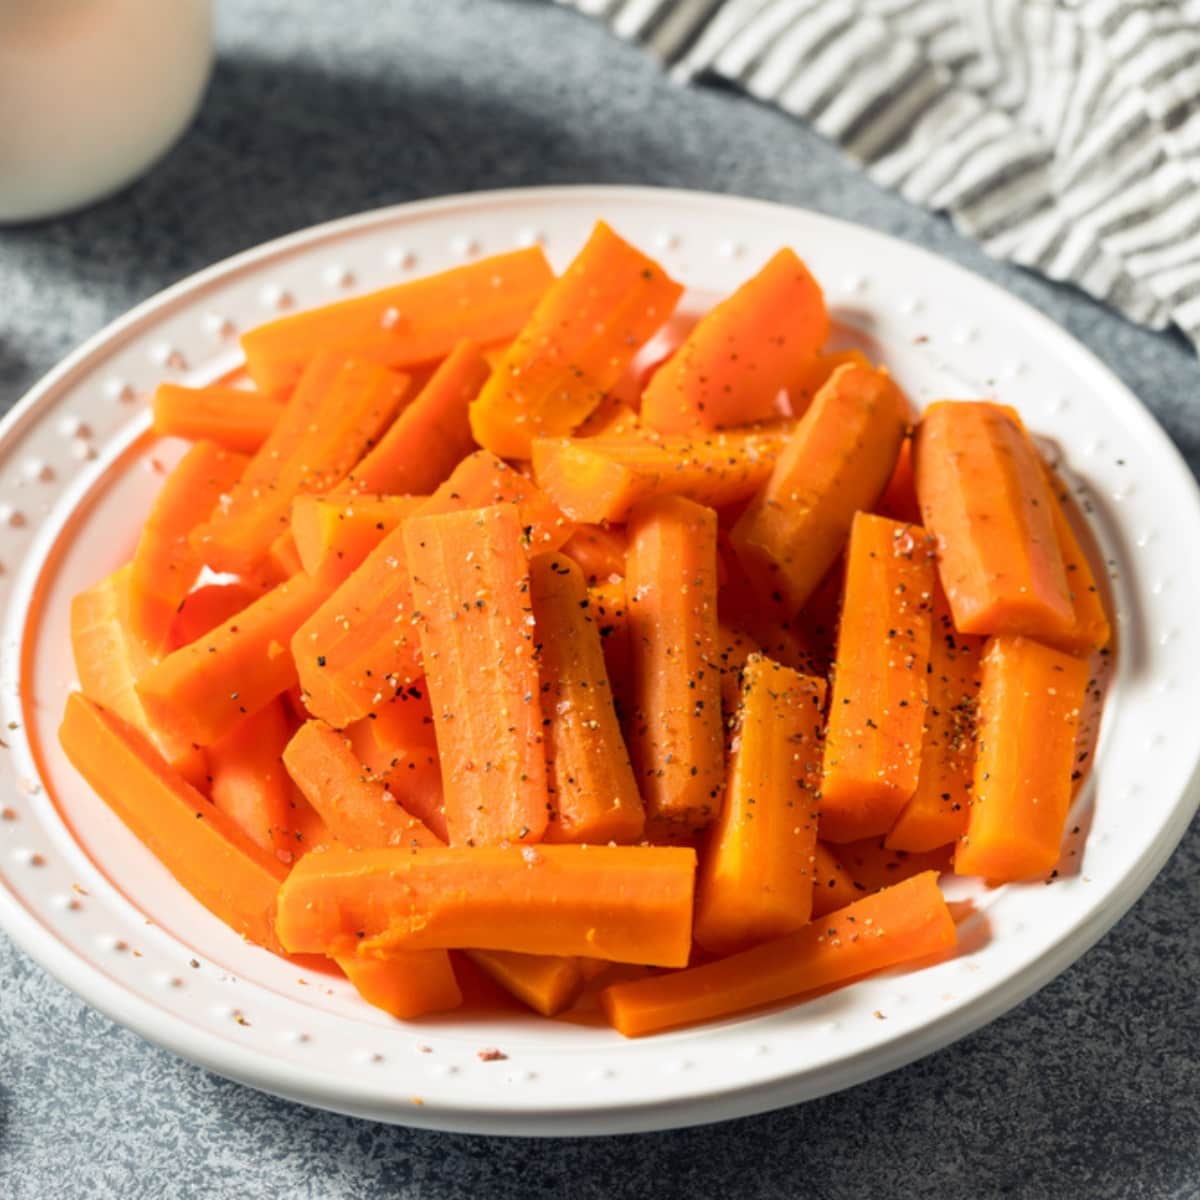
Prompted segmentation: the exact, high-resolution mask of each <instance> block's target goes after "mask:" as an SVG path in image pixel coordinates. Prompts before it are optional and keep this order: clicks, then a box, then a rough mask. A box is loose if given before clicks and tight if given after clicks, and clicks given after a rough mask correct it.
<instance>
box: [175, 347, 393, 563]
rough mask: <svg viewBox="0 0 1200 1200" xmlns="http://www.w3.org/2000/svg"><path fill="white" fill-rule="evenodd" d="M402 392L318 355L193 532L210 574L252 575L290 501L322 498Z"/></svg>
mask: <svg viewBox="0 0 1200 1200" xmlns="http://www.w3.org/2000/svg"><path fill="white" fill-rule="evenodd" d="M407 387H408V379H407V377H406V376H402V375H395V374H393V373H392V372H391V371H388V370H385V369H384V368H383V367H381V366H378V365H377V364H375V363H372V362H364V361H359V360H355V359H350V358H346V357H345V356H344V355H341V354H339V353H338V352H336V351H322V352H320V353H318V354H317V356H316V357H315V358H314V359H313V360H312V363H311V364H310V366H309V367H308V369H307V370H306V371H305V373H304V376H303V378H301V380H300V382H299V384H297V386H296V390H295V392H293V393H292V398H291V399H290V400H289V401H288V405H287V409H286V411H285V412H284V414H283V416H282V417H281V418H280V421H279V423H278V424H277V425H276V426H275V428H274V429H273V430H272V432H271V436H270V437H269V438H268V439H267V440H266V441H265V442H264V443H263V445H262V448H261V449H260V450H259V451H258V453H257V454H256V455H255V456H254V457H253V458H252V459H251V460H250V464H249V466H248V467H247V468H246V470H245V473H244V474H243V475H242V478H241V479H240V480H239V481H238V482H237V483H236V484H235V485H234V486H233V487H232V488H231V489H230V491H229V494H228V496H227V497H226V498H225V499H224V500H222V501H221V503H220V504H218V505H217V507H216V508H215V509H214V511H213V513H212V516H211V517H210V518H209V519H208V521H206V522H205V523H204V524H202V525H199V526H198V527H197V528H196V529H195V530H194V531H193V533H192V545H193V546H194V547H195V548H196V550H197V552H198V553H199V554H200V555H201V556H202V558H203V560H204V561H205V562H206V563H207V564H208V565H209V566H210V567H212V568H213V569H214V570H218V571H232V572H234V573H240V572H243V571H249V570H253V569H254V568H255V567H256V566H257V565H258V564H259V562H260V561H261V560H262V558H263V556H264V555H265V554H266V552H267V550H268V549H269V548H270V547H271V544H272V542H274V541H275V539H276V538H277V537H278V536H279V535H280V534H281V533H285V532H286V531H287V527H288V522H289V519H290V516H291V506H292V501H293V500H294V499H295V497H296V496H298V495H301V494H303V493H305V492H311V493H320V492H326V491H328V490H329V489H330V488H331V487H333V486H334V484H336V483H337V482H338V481H339V480H341V479H342V477H343V476H344V475H345V474H346V472H347V471H349V470H350V468H351V467H353V466H354V464H355V463H356V462H357V461H358V460H359V458H360V456H361V455H362V453H363V451H364V450H365V449H366V448H367V447H368V446H370V445H371V444H372V442H373V441H374V439H375V438H376V437H377V436H378V434H379V433H380V432H381V431H382V430H383V429H385V428H386V427H387V425H388V423H389V422H390V421H391V419H392V417H393V416H394V415H395V412H396V409H397V407H398V406H399V404H400V401H401V400H402V399H403V397H404V394H405V390H406V389H407Z"/></svg>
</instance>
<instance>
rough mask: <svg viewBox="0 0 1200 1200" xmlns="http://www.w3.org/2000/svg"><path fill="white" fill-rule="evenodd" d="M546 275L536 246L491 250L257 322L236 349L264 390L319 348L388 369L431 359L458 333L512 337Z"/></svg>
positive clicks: (479, 338)
mask: <svg viewBox="0 0 1200 1200" xmlns="http://www.w3.org/2000/svg"><path fill="white" fill-rule="evenodd" d="M553 278H554V275H553V272H552V271H551V270H550V266H549V264H548V263H547V262H546V257H545V255H544V254H543V253H542V251H541V249H540V247H537V246H532V247H530V248H529V249H527V250H516V251H513V252H512V253H510V254H496V255H492V256H491V257H489V258H483V259H480V260H479V261H478V262H473V263H468V264H467V265H466V266H462V267H456V268H454V269H453V270H450V271H443V272H441V273H440V274H437V275H427V276H425V277H424V278H423V279H414V280H412V281H411V282H409V283H400V284H396V285H395V286H393V287H388V288H381V289H380V290H379V291H377V292H370V293H368V294H367V295H365V296H356V297H354V298H353V299H350V300H342V301H340V302H338V303H337V304H326V305H323V306H322V307H320V308H313V309H309V310H307V311H306V312H299V313H294V314H292V315H291V316H286V317H281V318H280V319H279V320H277V321H271V322H269V323H268V324H266V325H259V326H258V327H257V328H255V329H252V330H250V332H249V333H246V334H243V336H242V350H243V351H244V352H245V355H246V365H247V367H248V368H249V370H250V374H251V376H252V377H253V379H254V382H255V383H256V384H257V385H258V387H259V388H260V389H261V390H262V391H264V392H274V391H277V390H279V389H285V388H289V387H291V386H292V385H293V384H295V382H296V381H297V380H298V379H299V378H300V375H301V374H302V373H303V371H304V369H305V367H307V366H308V364H309V362H310V361H311V360H312V358H313V356H314V355H315V354H316V353H317V352H318V351H319V350H322V349H332V350H338V351H340V352H341V353H343V354H351V355H353V356H354V357H356V358H362V359H366V360H368V361H370V362H376V363H380V364H381V365H382V366H385V367H392V368H394V369H401V368H406V367H415V366H419V365H421V364H423V363H431V362H437V361H438V360H439V359H441V358H444V357H445V356H446V355H447V354H449V353H450V351H451V350H453V349H454V347H455V345H456V344H457V343H458V342H459V341H461V340H462V339H463V338H471V339H472V340H473V341H476V342H480V343H482V344H484V345H486V344H488V343H491V342H500V341H504V340H505V339H506V338H510V337H512V336H513V334H515V333H516V332H517V330H518V329H520V328H521V326H522V325H523V324H524V323H525V320H526V319H527V318H528V316H529V314H530V313H531V312H532V311H533V309H534V306H535V305H536V304H537V302H538V301H539V300H540V299H541V298H542V295H543V293H544V292H545V291H546V288H547V287H549V286H550V283H551V281H552V280H553Z"/></svg>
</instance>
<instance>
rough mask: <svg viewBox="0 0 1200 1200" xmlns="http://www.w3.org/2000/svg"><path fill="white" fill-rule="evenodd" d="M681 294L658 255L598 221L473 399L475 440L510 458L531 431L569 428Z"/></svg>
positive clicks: (524, 447) (525, 445)
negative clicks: (653, 256)
mask: <svg viewBox="0 0 1200 1200" xmlns="http://www.w3.org/2000/svg"><path fill="white" fill-rule="evenodd" d="M682 293H683V288H682V287H681V286H680V285H679V284H678V283H676V282H675V281H674V280H672V279H670V278H669V277H668V276H667V274H666V272H665V271H664V270H663V269H662V267H660V266H659V265H658V263H656V262H655V261H654V260H653V259H650V258H647V257H646V255H644V254H643V253H642V252H641V251H640V250H637V249H636V248H635V247H633V246H631V245H630V244H629V243H628V242H626V241H624V240H623V239H621V238H620V237H618V236H617V234H615V233H614V232H613V231H612V229H610V228H609V227H608V225H606V224H605V223H604V222H603V221H598V222H597V223H596V225H595V228H594V229H593V230H592V234H591V236H590V237H589V238H588V240H587V242H586V243H585V244H584V246H583V249H581V250H580V251H579V253H578V254H577V255H576V256H575V259H574V261H573V262H572V263H571V265H570V266H569V267H567V269H566V270H565V271H564V272H563V273H562V275H561V276H560V277H559V278H558V279H556V280H555V281H554V283H552V284H551V285H550V287H549V288H548V289H547V291H546V293H545V295H544V296H543V297H542V299H541V302H540V303H539V304H538V306H537V308H536V309H535V310H534V312H533V314H532V315H531V316H530V318H529V321H528V322H527V324H526V325H525V327H524V328H523V329H522V330H521V332H520V333H519V334H518V335H517V338H516V340H515V341H514V342H513V344H512V345H511V346H510V347H509V349H508V353H507V354H505V356H504V359H503V361H502V362H501V363H500V364H499V365H498V366H497V367H496V369H495V371H494V372H493V373H492V376H491V378H490V379H489V380H488V382H487V383H486V384H485V385H484V387H483V390H482V392H480V394H479V397H478V399H477V400H476V401H475V402H474V403H473V404H472V405H471V429H472V431H473V432H474V434H475V439H476V441H478V442H479V444H480V445H481V446H486V447H487V449H489V450H491V451H493V453H495V454H498V455H500V456H501V457H502V458H528V457H529V447H530V442H531V440H532V439H533V438H535V437H544V436H547V435H550V436H554V435H559V436H561V435H563V434H568V433H570V432H571V431H572V430H573V429H575V427H576V426H578V425H579V424H580V423H581V422H582V421H584V420H585V419H586V417H587V416H588V414H589V413H591V412H592V410H593V409H594V408H596V406H597V405H598V404H599V403H600V402H601V400H602V399H603V398H604V396H605V394H606V393H607V392H608V391H610V390H611V388H612V387H613V385H614V384H615V383H616V382H617V380H618V379H619V378H620V377H621V374H622V373H623V372H624V370H625V368H626V366H628V364H629V362H630V361H631V360H632V358H633V356H634V354H635V353H636V352H637V350H638V347H640V346H641V345H642V343H643V342H645V341H647V340H648V339H649V338H650V336H651V335H652V334H653V333H654V332H655V330H656V329H658V327H659V326H660V325H662V324H664V322H665V321H666V320H667V318H668V317H669V316H670V315H671V312H672V311H673V310H674V308H675V305H676V303H677V302H678V300H679V297H680V295H681V294H682Z"/></svg>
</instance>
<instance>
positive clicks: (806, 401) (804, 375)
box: [787, 350, 871, 416]
mask: <svg viewBox="0 0 1200 1200" xmlns="http://www.w3.org/2000/svg"><path fill="white" fill-rule="evenodd" d="M847 365H850V366H857V367H867V368H868V369H870V367H871V360H870V359H869V358H868V357H867V356H866V355H865V354H864V353H863V352H862V351H861V350H831V351H827V352H826V353H824V354H814V355H813V356H812V358H810V359H808V360H807V361H806V362H804V363H803V364H802V365H801V367H800V370H798V371H797V372H796V374H795V375H793V376H792V378H791V379H790V380H789V381H788V385H787V390H788V399H789V400H790V401H791V405H792V412H793V413H794V414H795V415H796V416H800V414H801V413H803V412H804V410H805V409H806V408H808V406H809V405H810V404H811V403H812V402H813V399H814V398H815V397H816V394H817V393H818V392H819V391H820V390H821V389H822V388H823V387H824V386H825V384H826V383H828V382H829V377H830V375H832V374H833V373H834V371H836V370H837V369H838V367H844V366H847Z"/></svg>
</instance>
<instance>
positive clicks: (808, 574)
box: [730, 365, 908, 612]
mask: <svg viewBox="0 0 1200 1200" xmlns="http://www.w3.org/2000/svg"><path fill="white" fill-rule="evenodd" d="M907 420H908V402H907V400H905V398H904V395H903V394H902V393H901V391H900V389H899V388H898V387H897V386H896V384H895V383H894V382H893V380H892V378H891V376H890V375H888V374H887V373H886V372H884V371H871V370H868V369H867V368H865V367H860V366H854V365H848V366H843V367H839V368H838V369H837V370H836V371H834V373H833V374H832V375H831V376H830V378H829V382H828V383H826V384H825V386H824V387H823V388H822V389H821V390H820V392H819V393H818V394H817V398H816V399H815V400H814V401H813V403H812V407H811V408H809V410H808V411H807V412H806V413H805V414H804V416H803V417H801V419H800V422H799V424H798V425H797V426H796V431H795V433H793V434H792V437H791V440H790V441H789V442H788V444H787V445H786V446H785V447H784V448H783V450H782V451H781V452H780V454H779V458H778V460H777V461H776V463H775V467H774V469H773V470H772V472H771V477H770V479H769V480H768V481H767V483H766V485H765V486H764V487H763V489H762V490H761V491H760V492H759V493H758V494H757V495H756V496H755V498H754V499H753V500H752V501H751V503H750V506H749V508H747V509H746V511H745V512H744V513H743V514H742V516H741V517H740V518H739V519H738V522H737V524H736V525H734V527H733V530H732V532H731V535H730V536H731V538H732V540H733V544H734V547H735V548H736V550H737V553H738V557H739V558H740V559H741V562H742V564H743V566H744V567H745V568H746V570H747V571H748V572H749V574H750V576H751V578H752V579H753V580H754V582H755V585H756V586H757V588H758V590H759V592H760V593H761V595H762V596H763V597H764V598H770V597H773V596H775V595H778V596H779V597H780V600H781V602H782V603H783V604H784V606H785V607H786V608H790V609H791V610H792V611H793V612H794V611H795V610H796V609H798V608H802V607H803V606H804V604H805V602H806V601H807V600H808V598H809V597H810V596H811V595H812V594H813V592H814V591H815V590H816V589H817V586H818V585H819V584H820V582H821V579H822V578H823V576H824V575H825V573H826V572H827V571H828V570H829V568H830V567H831V566H832V565H833V563H834V560H835V559H836V558H837V556H838V554H839V552H840V551H841V549H842V547H843V545H844V544H845V541H846V538H847V536H848V535H849V533H850V522H851V521H852V520H853V519H854V514H855V513H856V512H857V511H859V510H860V509H869V508H871V506H872V505H873V504H874V503H875V501H876V500H877V499H878V497H879V494H880V492H881V491H882V490H883V488H884V486H885V485H886V484H887V481H888V477H889V476H890V475H891V473H892V468H893V467H894V466H895V463H896V456H897V454H898V453H899V452H900V443H901V441H902V440H903V437H904V429H905V425H906V422H907Z"/></svg>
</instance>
